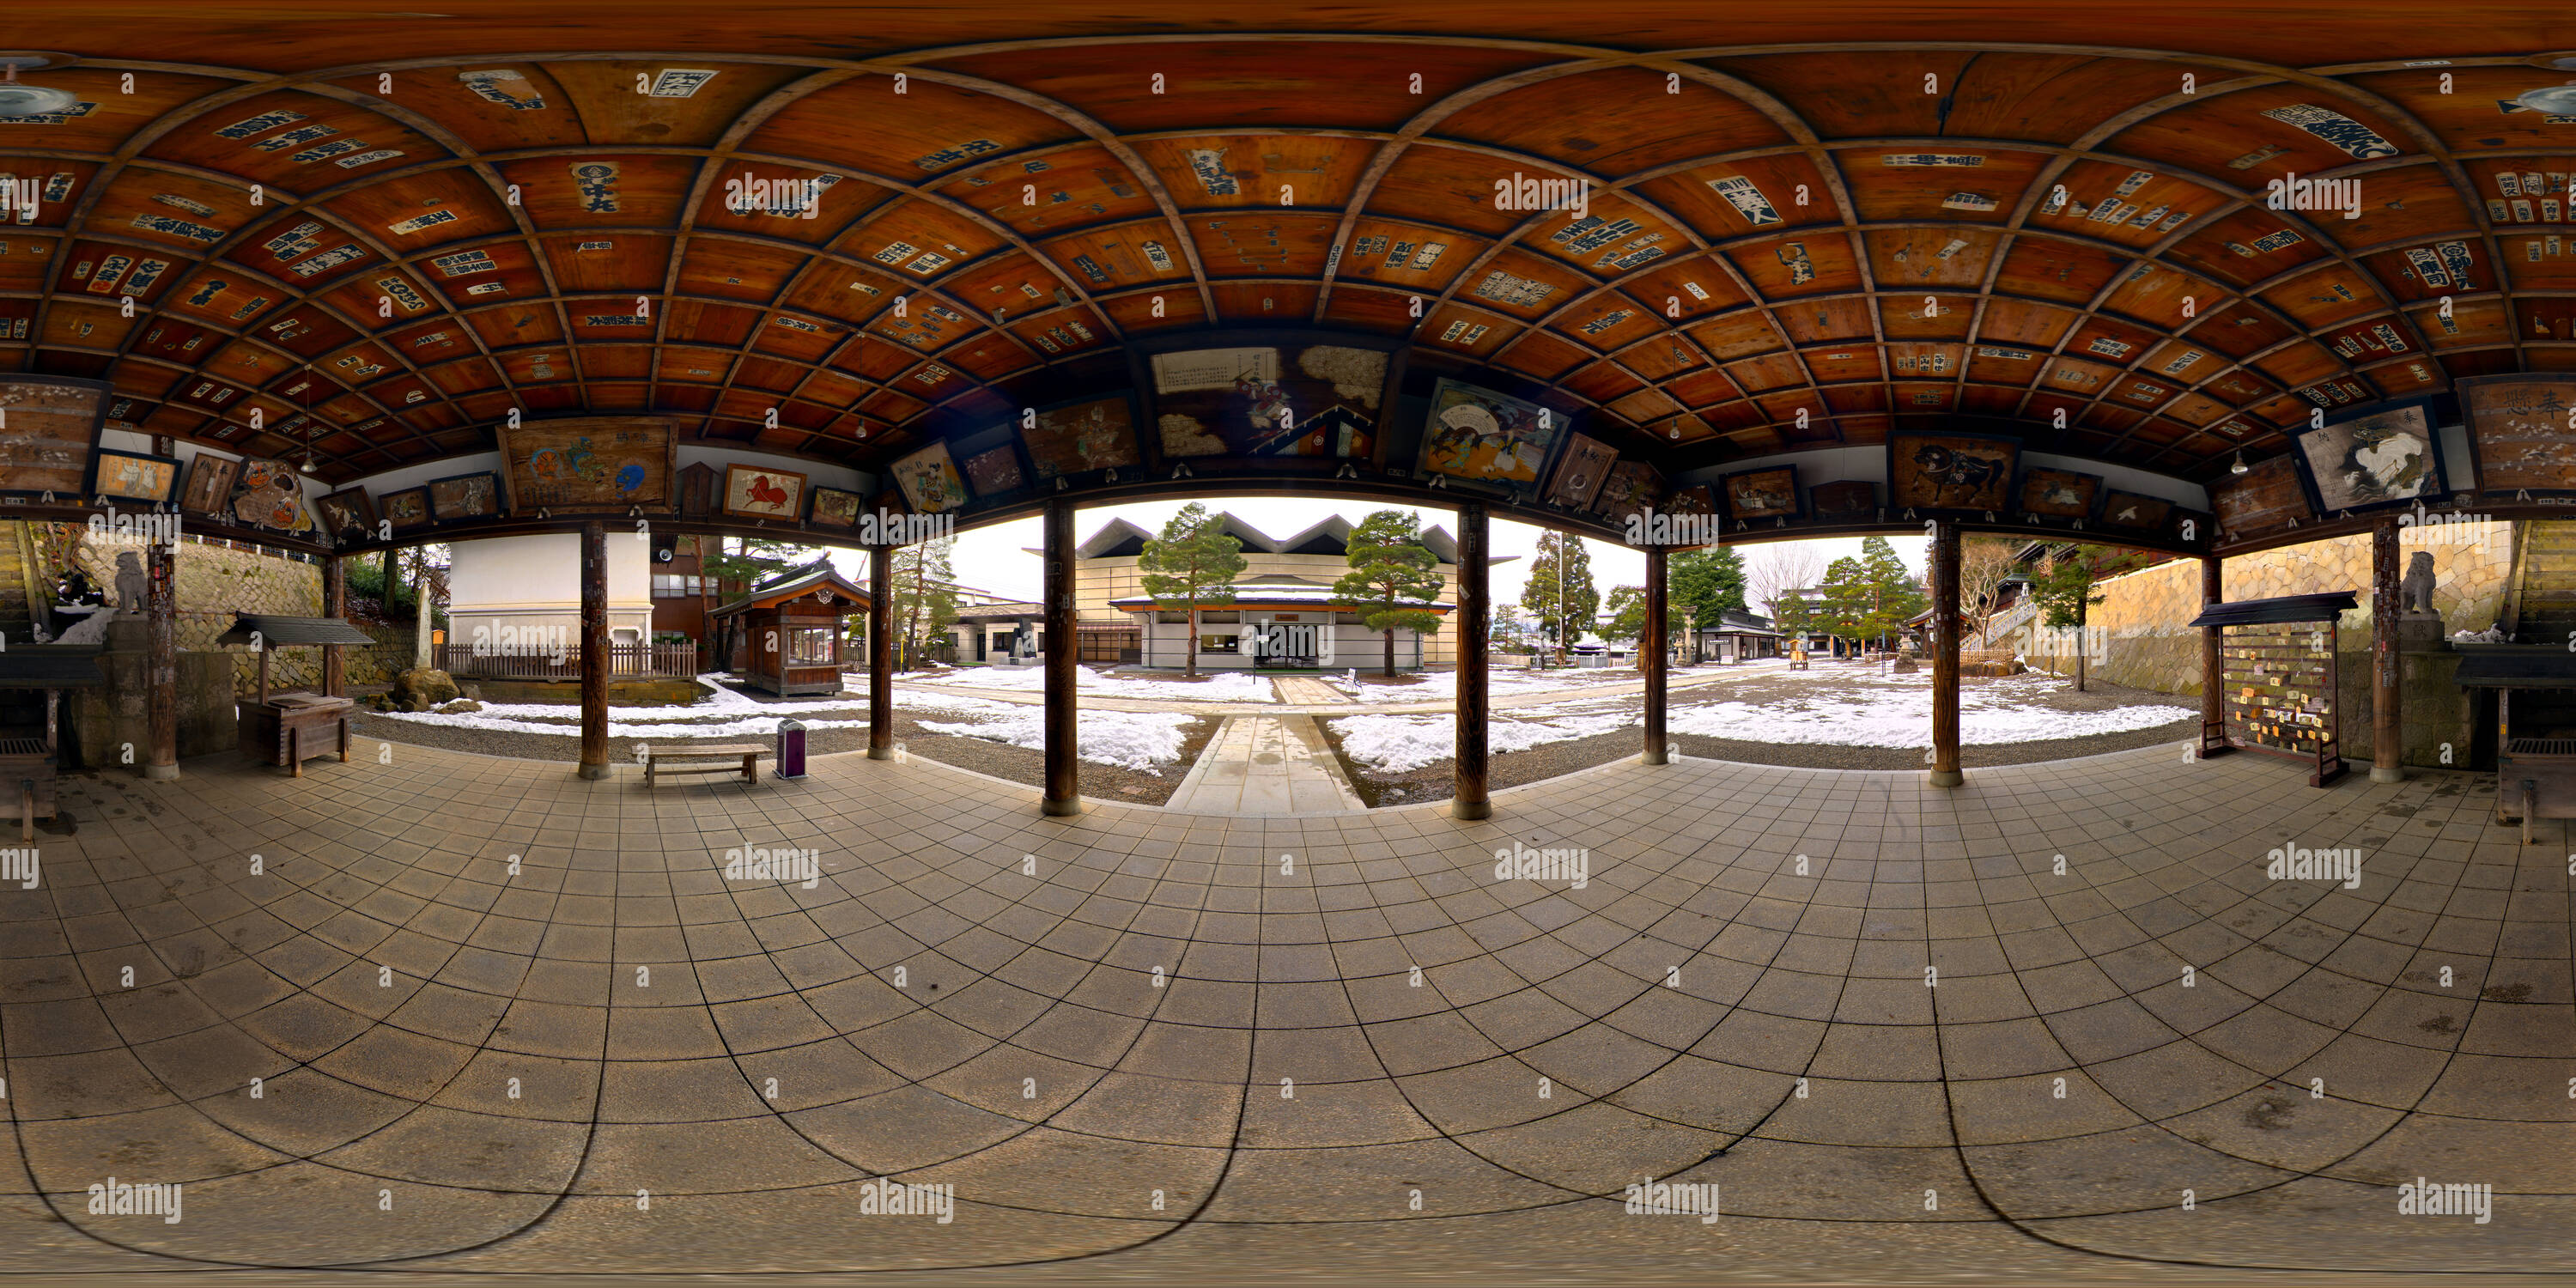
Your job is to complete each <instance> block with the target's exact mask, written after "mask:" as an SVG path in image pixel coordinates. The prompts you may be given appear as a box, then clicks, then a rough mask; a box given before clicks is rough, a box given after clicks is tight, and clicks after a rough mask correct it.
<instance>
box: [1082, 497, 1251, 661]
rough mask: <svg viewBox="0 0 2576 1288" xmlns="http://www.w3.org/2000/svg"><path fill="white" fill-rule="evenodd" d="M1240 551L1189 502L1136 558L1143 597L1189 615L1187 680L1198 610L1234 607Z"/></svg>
mask: <svg viewBox="0 0 2576 1288" xmlns="http://www.w3.org/2000/svg"><path fill="white" fill-rule="evenodd" d="M1242 551H1243V543H1242V542H1240V541H1237V540H1235V539H1234V538H1233V537H1230V536H1228V535H1226V531H1225V519H1224V518H1223V517H1222V516H1219V515H1211V514H1209V513H1208V512H1207V507H1206V506H1204V505H1201V504H1199V503H1198V502H1196V501H1192V502H1190V503H1189V504H1188V505H1185V506H1182V507H1181V512H1180V513H1179V514H1176V515H1173V516H1172V521H1171V522H1169V523H1166V524H1164V525H1163V535H1162V536H1160V537H1155V538H1149V539H1148V540H1147V541H1146V542H1145V549H1144V551H1143V552H1142V553H1141V554H1139V555H1138V556H1137V557H1136V568H1137V570H1138V571H1139V572H1142V573H1143V574H1145V575H1144V578H1143V580H1144V583H1145V593H1146V594H1148V595H1151V596H1153V597H1154V602H1155V603H1156V604H1157V605H1159V606H1161V607H1162V608H1164V609H1166V610H1169V611H1172V612H1187V613H1188V614H1189V615H1190V618H1189V625H1190V639H1189V652H1188V658H1189V663H1188V666H1187V667H1186V669H1185V671H1184V674H1185V675H1186V676H1187V677H1188V678H1190V679H1193V680H1195V679H1197V678H1199V609H1200V608H1201V607H1202V606H1205V605H1210V604H1231V603H1233V602H1234V579H1235V577H1236V576H1238V575H1240V574H1241V573H1242V572H1243V569H1244V566H1245V565H1244V562H1243V554H1242ZM1065 643H1066V644H1067V645H1070V644H1071V641H1069V640H1068V641H1065Z"/></svg>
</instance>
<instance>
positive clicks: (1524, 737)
mask: <svg viewBox="0 0 2576 1288" xmlns="http://www.w3.org/2000/svg"><path fill="white" fill-rule="evenodd" d="M1607 705H1610V706H1613V707H1616V706H1618V705H1619V704H1617V703H1616V702H1615V701H1614V702H1613V703H1611V704H1607ZM1604 706H1605V704H1604V703H1603V702H1602V701H1601V700H1600V699H1597V698H1580V699H1574V700H1570V701H1566V702H1556V703H1550V704H1549V705H1547V706H1543V707H1530V708H1527V709H1526V710H1522V711H1518V712H1514V713H1513V714H1512V715H1511V716H1508V717H1506V716H1497V717H1496V718H1494V719H1493V720H1492V721H1490V722H1488V723H1487V724H1486V726H1485V746H1486V749H1487V750H1489V751H1492V752H1496V753H1501V752H1509V751H1527V750H1529V749H1530V748H1532V747H1541V746H1545V745H1547V744H1548V743H1551V742H1568V741H1571V740H1573V739H1576V738H1589V737H1591V736H1592V735H1594V734H1599V733H1609V732H1611V731H1612V730H1615V729H1624V728H1627V727H1628V726H1630V725H1635V724H1642V723H1644V720H1645V718H1644V717H1643V716H1640V715H1638V714H1636V713H1634V712H1631V711H1627V710H1624V709H1611V710H1604V709H1603V708H1604ZM1332 726H1333V733H1334V734H1335V735H1336V736H1338V737H1339V738H1340V739H1341V740H1342V751H1343V753H1344V754H1346V755H1348V756H1349V757H1350V758H1351V759H1352V760H1355V761H1358V762H1359V763H1360V764H1363V765H1366V766H1368V767H1369V768H1371V769H1376V770H1380V771H1383V772H1386V773H1392V774H1401V773H1407V772H1409V771H1412V770H1416V769H1420V768H1422V767H1423V766H1424V765H1428V764H1431V763H1433V762H1435V761H1441V760H1446V759H1448V758H1449V757H1451V756H1454V755H1457V754H1458V718H1457V717H1456V716H1454V715H1449V714H1445V713H1443V714H1424V715H1387V714H1379V715H1364V716H1343V717H1341V718H1340V719H1337V720H1334V721H1333V722H1332Z"/></svg>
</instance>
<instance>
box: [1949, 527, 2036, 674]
mask: <svg viewBox="0 0 2576 1288" xmlns="http://www.w3.org/2000/svg"><path fill="white" fill-rule="evenodd" d="M2024 544H2026V543H2024V542H2020V541H2015V540H2012V539H2010V538H2007V537H1968V538H1965V539H1963V540H1961V541H1960V542H1959V610H1960V611H1961V612H1963V613H1969V614H1973V615H1974V616H1975V617H1976V620H1977V646H1978V647H1980V648H1991V647H1993V643H1994V642H1993V641H1992V640H1991V639H1989V638H1987V635H1986V628H1987V625H1988V624H1989V623H1990V622H1991V621H1992V620H1993V618H1994V612H1995V602H1994V601H1995V594H1996V592H1997V591H1998V590H2000V589H2002V587H2003V584H2004V579H2005V578H2007V577H2010V576H2012V575H2013V574H2014V573H2015V572H2018V571H2020V569H2021V565H2020V564H2018V563H2016V562H2014V560H2013V554H2014V552H2015V551H2018V550H2019V549H2021V547H2022V546H2023V545H2024Z"/></svg>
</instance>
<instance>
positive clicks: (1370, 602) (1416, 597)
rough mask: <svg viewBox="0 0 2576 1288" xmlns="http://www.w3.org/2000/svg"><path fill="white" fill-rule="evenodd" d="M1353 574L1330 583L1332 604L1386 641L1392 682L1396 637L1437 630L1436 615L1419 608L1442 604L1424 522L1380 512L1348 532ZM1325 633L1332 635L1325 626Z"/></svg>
mask: <svg viewBox="0 0 2576 1288" xmlns="http://www.w3.org/2000/svg"><path fill="white" fill-rule="evenodd" d="M1346 558H1347V559H1348V560H1349V561H1350V565H1351V570H1350V571H1349V572H1347V573H1344V574H1342V577H1341V580H1339V581H1336V582H1334V583H1333V595H1334V600H1333V602H1334V603H1336V604H1340V605H1343V606H1346V607H1350V608H1356V609H1359V610H1361V613H1362V616H1361V618H1360V624H1361V625H1364V626H1366V627H1368V628H1369V629H1370V630H1373V631H1378V632H1381V633H1383V634H1384V635H1385V636H1386V675H1387V678H1388V679H1394V678H1395V633H1396V632H1397V631H1400V630H1404V631H1412V632H1413V633H1415V634H1417V635H1419V634H1423V633H1425V632H1428V631H1436V630H1438V629H1440V617H1439V615H1438V614H1436V613H1433V612H1431V611H1429V610H1428V609H1424V608H1421V607H1418V605H1421V604H1428V603H1435V602H1437V601H1438V600H1439V598H1440V590H1441V581H1440V561H1439V560H1438V559H1437V558H1436V557H1435V556H1433V555H1432V553H1431V550H1430V548H1429V547H1427V546H1425V545H1423V544H1422V516H1420V515H1418V514H1415V513H1414V512H1412V511H1410V510H1380V511H1378V512H1377V513H1375V514H1372V515H1370V516H1369V517H1367V518H1366V519H1363V520H1361V521H1360V526H1359V527H1357V528H1354V529H1352V530H1351V539H1350V545H1349V550H1348V553H1347V555H1346ZM1324 629H1326V630H1330V629H1332V628H1331V627H1330V626H1326V627H1325V628H1324Z"/></svg>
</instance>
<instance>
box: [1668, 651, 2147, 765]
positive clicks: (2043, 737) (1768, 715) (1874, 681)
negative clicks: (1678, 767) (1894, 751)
mask: <svg viewBox="0 0 2576 1288" xmlns="http://www.w3.org/2000/svg"><path fill="white" fill-rule="evenodd" d="M1788 674H1790V675H1792V676H1796V675H1799V674H1800V673H1799V672H1794V671H1793V672H1789V673H1788ZM1806 674H1809V675H1813V674H1815V673H1814V672H1808V673H1806ZM1833 678H1836V679H1839V680H1841V681H1843V682H1845V683H1847V684H1850V685H1853V686H1855V688H1856V689H1857V690H1858V691H1855V692H1849V693H1828V694H1818V695H1816V696H1815V697H1813V698H1805V697H1801V698H1793V699H1786V700H1774V701H1770V702H1764V703H1750V702H1708V703H1700V704H1696V705H1690V706H1684V705H1681V704H1678V703H1677V704H1675V705H1674V707H1673V709H1672V713H1671V715H1670V717H1669V726H1668V727H1669V728H1670V729H1671V730H1672V732H1674V733H1691V734H1698V735H1700V736H1702V737H1707V738H1732V739H1735V740H1737V741H1739V742H1782V743H1823V744H1830V745H1834V746H1845V747H1925V746H1930V745H1931V742H1932V676H1931V671H1930V668H1928V667H1927V668H1925V669H1924V670H1923V671H1920V672H1917V673H1916V674H1914V675H1876V674H1862V675H1853V674H1849V673H1845V674H1842V675H1839V676H1835V677H1833ZM2065 683H2066V681H2065V680H2064V678H2062V677H2059V676H2053V675H2046V674H2041V673H2037V672H2033V673H2031V674H2026V675H2017V676H2011V677H2008V678H2001V679H1993V680H1987V681H1985V682H1983V683H1979V684H1974V685H1963V686H1961V688H1960V691H1959V739H1960V741H1961V742H1962V743H1965V744H1970V745H1976V746H1990V745H1994V744H1998V743H2009V742H2043V741H2048V740H2051V739H2057V738H2084V737H2090V736H2092V735H2094V734H2105V733H2128V732H2131V731H2134V730H2138V729H2153V728H2155V727H2157V726H2158V725H2165V724H2171V723H2173V722H2174V721H2177V720H2184V719H2188V718H2190V717H2192V716H2194V715H2196V714H2198V712H2197V711H2196V710H2195V709H2191V708H2185V707H2173V706H2162V705H2150V706H2124V707H2111V708H2108V709H2105V710H2100V711H2059V710H2055V709H2053V708H2050V707H2046V706H2042V705H2040V704H2039V702H2038V699H2039V697H2040V696H2041V695H2043V694H2046V693H2051V692H2055V691H2057V690H2059V689H2060V688H2062V687H2063V686H2064V685H2065Z"/></svg>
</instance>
